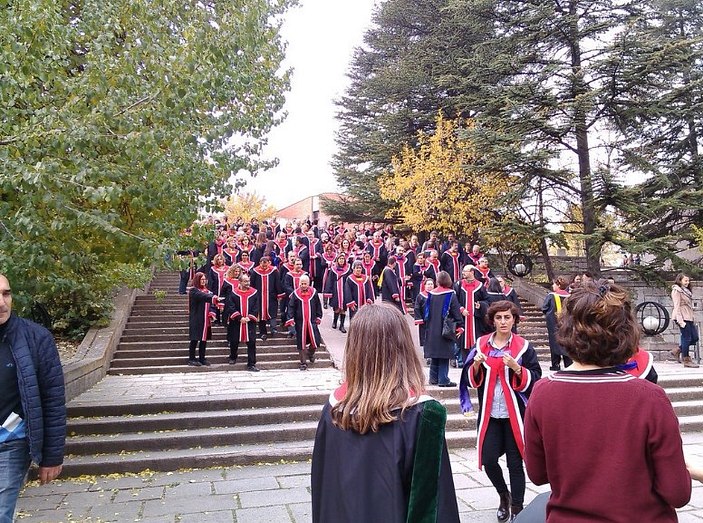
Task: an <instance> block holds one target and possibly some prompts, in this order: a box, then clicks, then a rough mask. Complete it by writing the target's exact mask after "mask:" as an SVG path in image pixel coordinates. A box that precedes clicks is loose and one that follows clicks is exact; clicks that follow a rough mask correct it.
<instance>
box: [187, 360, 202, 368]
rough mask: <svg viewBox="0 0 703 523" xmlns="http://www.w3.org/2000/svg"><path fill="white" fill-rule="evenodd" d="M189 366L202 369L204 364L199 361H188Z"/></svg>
mask: <svg viewBox="0 0 703 523" xmlns="http://www.w3.org/2000/svg"><path fill="white" fill-rule="evenodd" d="M188 365H190V366H191V367H200V366H201V365H202V363H200V362H199V361H198V360H188Z"/></svg>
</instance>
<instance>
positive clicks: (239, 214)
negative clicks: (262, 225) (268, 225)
mask: <svg viewBox="0 0 703 523" xmlns="http://www.w3.org/2000/svg"><path fill="white" fill-rule="evenodd" d="M222 204H223V206H224V208H225V214H226V215H227V219H228V221H229V223H234V222H235V221H236V220H237V218H242V219H243V220H244V221H245V222H250V221H251V220H252V219H255V220H258V221H259V222H261V221H262V220H270V219H271V218H272V217H273V216H275V215H276V208H275V207H273V206H272V205H269V204H267V203H266V198H264V197H263V196H259V195H258V194H256V193H242V194H233V195H232V196H230V197H229V198H226V199H225V200H224V201H223V202H222Z"/></svg>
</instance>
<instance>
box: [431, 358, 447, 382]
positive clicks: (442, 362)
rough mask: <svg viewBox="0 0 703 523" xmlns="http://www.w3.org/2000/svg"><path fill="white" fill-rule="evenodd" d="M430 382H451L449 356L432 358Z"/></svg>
mask: <svg viewBox="0 0 703 523" xmlns="http://www.w3.org/2000/svg"><path fill="white" fill-rule="evenodd" d="M430 383H438V384H440V385H444V384H445V383H449V358H432V363H430Z"/></svg>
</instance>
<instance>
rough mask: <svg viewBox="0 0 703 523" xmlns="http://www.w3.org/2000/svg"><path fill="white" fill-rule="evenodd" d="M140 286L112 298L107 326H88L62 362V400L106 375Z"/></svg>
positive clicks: (86, 388)
mask: <svg viewBox="0 0 703 523" xmlns="http://www.w3.org/2000/svg"><path fill="white" fill-rule="evenodd" d="M143 292H144V290H143V289H122V290H120V291H119V292H118V293H117V295H116V296H115V299H114V304H115V311H114V312H113V314H112V318H111V320H110V324H109V325H108V326H107V327H92V328H91V329H90V330H89V331H88V333H87V334H86V335H85V338H83V341H82V342H81V344H80V345H79V346H78V349H77V350H76V354H75V355H74V356H73V358H71V359H70V360H68V361H67V362H65V363H64V364H63V375H64V382H65V384H66V401H69V400H71V399H73V398H75V397H76V396H78V395H79V394H81V393H83V392H85V391H86V390H88V389H89V388H90V387H92V386H93V385H95V384H96V383H98V382H99V381H100V380H101V379H103V378H104V377H105V375H106V374H107V370H108V368H109V367H110V362H111V361H112V357H113V356H114V354H115V350H116V349H117V345H118V344H119V342H120V337H121V336H122V331H124V328H125V325H127V319H128V318H129V314H130V311H131V310H132V305H134V300H135V298H136V297H137V296H138V295H140V294H143Z"/></svg>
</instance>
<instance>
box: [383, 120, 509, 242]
mask: <svg viewBox="0 0 703 523" xmlns="http://www.w3.org/2000/svg"><path fill="white" fill-rule="evenodd" d="M436 123H437V125H436V130H435V132H434V133H433V134H431V135H428V134H425V133H422V132H420V133H418V146H417V148H415V149H412V148H410V147H408V146H406V147H405V148H404V149H403V151H402V153H401V155H400V156H399V157H394V158H393V161H392V171H391V172H389V173H388V174H386V175H385V176H382V177H381V179H380V182H379V183H380V189H381V196H382V197H383V198H384V199H386V200H390V201H392V202H393V203H394V207H393V209H392V210H391V211H389V213H388V215H387V216H386V217H387V218H388V219H392V220H394V221H399V222H401V223H402V224H404V225H406V226H407V227H409V228H410V229H411V230H414V231H431V230H437V231H439V232H440V233H443V234H448V233H455V234H458V235H461V236H473V235H475V234H476V233H477V231H478V230H479V229H480V228H482V227H484V226H486V225H488V224H490V223H492V222H493V221H494V220H495V219H496V211H497V210H498V209H497V207H498V205H497V201H498V200H499V199H500V198H501V197H502V195H504V194H505V192H506V190H507V188H508V177H507V176H506V175H505V174H503V173H498V172H496V173H490V174H485V172H484V173H483V174H477V172H476V170H474V169H471V166H473V165H476V164H477V163H478V162H480V160H481V155H480V154H479V153H478V152H477V151H476V149H475V147H474V146H473V144H472V143H471V142H469V141H468V140H466V139H462V138H461V136H460V131H461V130H462V129H465V128H471V127H472V126H473V125H474V124H473V123H472V122H471V121H470V120H467V121H461V122H460V121H456V120H447V119H445V118H444V116H443V115H442V114H441V113H440V114H439V115H438V116H437V119H436Z"/></svg>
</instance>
